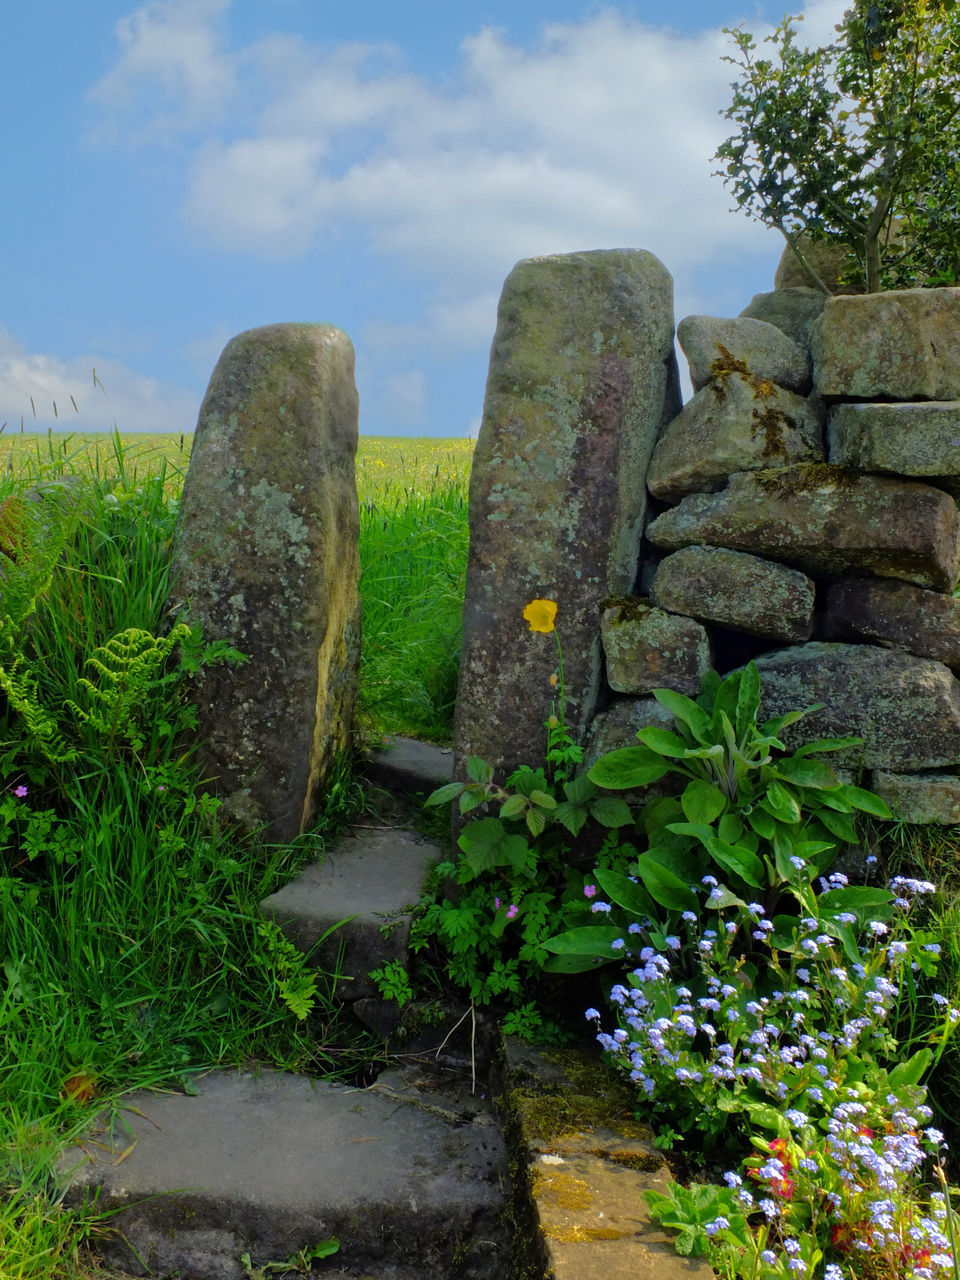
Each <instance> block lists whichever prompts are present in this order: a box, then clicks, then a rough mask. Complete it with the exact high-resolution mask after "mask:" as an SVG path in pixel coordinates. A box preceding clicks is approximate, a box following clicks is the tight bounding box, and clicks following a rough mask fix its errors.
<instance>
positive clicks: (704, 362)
mask: <svg viewBox="0 0 960 1280" xmlns="http://www.w3.org/2000/svg"><path fill="white" fill-rule="evenodd" d="M677 341H678V342H679V343H680V346H681V347H682V348H683V354H684V355H685V356H686V357H687V363H688V364H689V366H690V381H691V382H692V383H693V387H694V390H695V391H699V390H700V388H701V387H705V386H706V385H707V383H708V382H709V381H710V379H711V378H713V377H714V376H715V375H716V374H717V373H719V372H723V371H724V370H726V371H731V370H732V371H733V372H735V373H749V374H753V376H754V377H755V378H769V380H770V381H771V382H775V383H776V384H777V386H779V387H785V388H786V389H787V390H788V391H799V392H801V393H803V392H806V391H809V390H810V359H809V357H808V356H807V355H806V354H805V352H804V351H802V350H801V348H800V347H798V346H797V344H796V343H795V342H794V341H793V340H792V339H791V338H788V337H787V335H786V334H785V333H784V332H783V330H782V329H778V328H777V327H776V325H772V324H767V323H766V321H764V320H751V319H749V318H744V317H742V316H737V317H736V318H734V319H721V318H719V317H717V316H687V317H686V318H685V319H683V320H681V321H680V323H679V324H678V325H677Z"/></svg>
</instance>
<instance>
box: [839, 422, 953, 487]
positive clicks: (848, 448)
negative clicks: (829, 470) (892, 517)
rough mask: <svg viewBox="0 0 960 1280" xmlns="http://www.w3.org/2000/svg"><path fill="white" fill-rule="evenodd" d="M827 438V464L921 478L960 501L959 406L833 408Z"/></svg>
mask: <svg viewBox="0 0 960 1280" xmlns="http://www.w3.org/2000/svg"><path fill="white" fill-rule="evenodd" d="M827 432H828V435H827V439H828V442H829V450H830V461H831V462H836V463H838V464H839V465H840V466H842V467H857V468H858V469H859V470H861V471H889V472H891V473H893V474H894V475H903V476H915V477H918V478H923V479H924V480H926V481H927V482H928V483H929V484H935V485H936V486H937V487H938V488H939V489H946V490H947V492H948V493H952V494H953V496H954V497H958V496H960V400H940V401H927V400H924V401H919V402H914V403H906V404H869V403H867V404H836V405H834V406H833V407H832V409H831V410H830V415H829V418H828V421H827Z"/></svg>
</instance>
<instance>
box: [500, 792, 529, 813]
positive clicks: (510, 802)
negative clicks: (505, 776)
mask: <svg viewBox="0 0 960 1280" xmlns="http://www.w3.org/2000/svg"><path fill="white" fill-rule="evenodd" d="M526 807H527V802H526V800H525V799H524V797H523V796H508V797H507V798H506V800H504V802H503V804H502V805H501V806H500V817H501V818H516V817H518V816H519V815H520V814H521V813H523V811H524V809H525V808H526Z"/></svg>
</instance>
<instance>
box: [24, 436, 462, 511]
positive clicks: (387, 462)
mask: <svg viewBox="0 0 960 1280" xmlns="http://www.w3.org/2000/svg"><path fill="white" fill-rule="evenodd" d="M118 443H119V445H120V453H119V454H118V451H117V444H118ZM192 443H193V436H192V435H172V434H157V435H136V434H124V433H123V432H120V433H117V434H115V435H105V434H103V433H102V432H99V433H97V434H91V435H85V434H84V433H83V432H79V431H78V432H64V433H63V434H60V435H56V434H49V435H48V434H43V435H29V434H26V433H24V434H22V435H21V434H19V433H17V434H12V435H11V434H10V433H9V432H2V433H0V471H2V472H10V473H12V474H14V475H17V474H18V473H19V472H21V471H22V470H23V469H24V468H26V469H28V470H29V471H35V470H37V469H40V470H49V469H51V468H52V469H55V470H70V471H74V472H76V474H78V475H91V474H92V475H102V476H109V475H112V474H116V470H117V459H118V457H120V458H122V464H123V470H124V474H125V476H126V478H127V479H128V480H129V481H130V482H131V483H133V484H134V485H135V484H137V483H138V482H139V481H140V480H143V479H146V478H148V477H150V476H153V475H156V474H157V472H158V471H159V470H160V469H161V468H163V469H164V471H165V475H166V478H167V488H168V492H176V491H177V490H178V489H179V486H180V485H182V483H183V477H184V476H185V475H186V471H187V466H188V464H189V462H190V447H191V445H192ZM473 445H474V442H473V441H472V440H467V439H451V440H435V439H431V438H428V437H402V436H361V437H360V444H359V448H358V450H357V493H358V495H359V497H360V501H361V503H368V504H369V503H371V502H373V503H380V502H385V503H394V504H395V502H396V498H397V495H398V494H404V493H410V494H423V493H425V492H430V491H432V490H433V488H434V487H435V486H436V485H437V484H438V483H440V482H443V483H445V482H447V481H451V482H454V483H456V484H457V485H465V483H466V479H467V476H468V475H469V471H470V458H471V456H472V454H473Z"/></svg>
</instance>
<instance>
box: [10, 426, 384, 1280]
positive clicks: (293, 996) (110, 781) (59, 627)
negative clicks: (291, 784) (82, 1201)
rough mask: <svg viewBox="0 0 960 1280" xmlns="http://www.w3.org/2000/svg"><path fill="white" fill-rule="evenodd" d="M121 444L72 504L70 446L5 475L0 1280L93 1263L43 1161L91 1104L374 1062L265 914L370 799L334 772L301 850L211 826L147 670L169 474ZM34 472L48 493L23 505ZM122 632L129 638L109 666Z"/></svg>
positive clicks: (185, 738)
mask: <svg viewBox="0 0 960 1280" xmlns="http://www.w3.org/2000/svg"><path fill="white" fill-rule="evenodd" d="M113 448H114V451H115V452H114V455H113V456H112V457H111V456H109V455H108V454H107V453H105V452H101V453H100V454H98V455H97V460H96V461H95V464H94V465H92V466H91V467H90V468H89V469H88V470H87V471H86V472H85V475H86V479H85V481H84V484H83V486H82V488H81V489H80V490H79V491H78V492H76V493H75V494H73V496H71V494H70V492H69V491H68V492H66V493H65V491H64V490H63V489H62V487H61V488H60V489H58V488H57V485H56V482H57V477H58V475H59V473H60V472H62V471H66V472H70V471H76V470H80V468H78V467H77V466H76V462H77V459H76V458H75V457H72V456H71V451H70V450H69V448H68V449H67V450H65V451H62V452H59V453H58V451H57V449H56V448H55V447H51V445H50V442H47V451H46V453H44V452H43V451H41V453H40V454H39V455H38V456H36V457H35V458H33V459H26V458H24V459H21V463H20V465H19V470H18V472H17V474H16V475H14V474H13V473H11V472H10V471H9V470H8V472H7V473H6V475H5V476H4V477H3V478H2V479H0V574H2V579H3V596H2V607H0V615H3V616H0V685H3V686H4V687H5V689H6V692H7V694H8V696H7V697H3V696H0V1280H12V1278H13V1277H34V1276H36V1277H38V1278H39V1277H45V1276H51V1277H52V1276H61V1275H62V1276H66V1275H70V1274H74V1273H75V1270H76V1267H77V1266H81V1267H82V1268H86V1267H87V1266H88V1263H87V1262H85V1261H81V1262H78V1261H77V1255H76V1249H75V1246H76V1242H77V1240H78V1239H79V1237H80V1236H81V1235H82V1234H83V1232H84V1231H85V1230H86V1229H87V1228H88V1227H90V1225H91V1223H90V1219H89V1215H83V1214H81V1215H79V1216H78V1215H76V1214H66V1213H60V1212H59V1211H58V1209H57V1195H56V1185H55V1181H54V1179H53V1178H52V1169H53V1162H54V1160H55V1158H56V1155H57V1153H58V1151H59V1150H60V1149H61V1148H62V1146H63V1145H64V1144H65V1143H66V1142H68V1141H69V1140H70V1138H71V1136H72V1135H74V1134H75V1133H76V1132H77V1131H78V1130H79V1129H80V1128H81V1127H82V1126H83V1124H84V1123H85V1121H86V1120H87V1119H88V1118H89V1116H90V1113H91V1110H92V1109H93V1108H96V1107H102V1106H104V1105H107V1106H109V1105H112V1104H113V1102H114V1101H115V1100H116V1099H117V1098H118V1097H120V1096H121V1095H122V1094H123V1093H124V1092H126V1091H128V1090H130V1089H133V1088H137V1087H142V1086H145V1085H155V1084H164V1085H167V1086H169V1085H173V1086H174V1087H176V1085H177V1083H178V1082H181V1081H183V1080H184V1079H185V1078H187V1077H188V1076H189V1074H190V1073H191V1072H193V1071H196V1070H199V1069H203V1068H207V1067H209V1066H210V1065H212V1064H215V1063H221V1064H233V1063H240V1062H245V1061H249V1060H251V1059H253V1060H256V1061H260V1062H266V1063H270V1064H273V1065H277V1066H283V1067H289V1068H292V1069H298V1070H307V1071H312V1072H319V1073H322V1074H325V1075H336V1074H338V1073H342V1072H352V1071H353V1070H355V1068H356V1066H357V1064H358V1062H360V1061H361V1060H362V1059H363V1058H364V1057H366V1056H369V1053H370V1052H371V1043H370V1041H369V1039H367V1038H364V1037H358V1033H357V1032H356V1031H354V1030H352V1029H351V1027H350V1025H348V1024H347V1023H346V1022H345V1021H344V1020H343V1018H342V1016H341V1014H340V1012H339V1006H338V1004H337V1002H336V998H335V996H336V992H335V975H327V974H323V973H320V974H313V973H312V971H311V970H310V968H309V965H308V963H306V962H304V961H302V960H299V959H298V958H296V957H291V956H290V955H289V954H288V952H287V951H286V950H285V949H284V948H283V946H282V944H281V942H280V940H279V939H278V938H277V935H276V930H274V929H272V928H271V927H267V926H265V925H264V924H263V922H262V921H261V920H260V918H259V916H258V913H257V904H258V902H259V901H260V899H261V898H262V897H263V896H264V895H265V894H267V893H270V892H272V891H273V890H274V889H276V888H277V887H278V886H279V885H280V884H281V883H283V881H284V880H285V879H288V878H289V877H290V875H292V874H293V873H294V872H295V871H296V869H297V868H298V867H299V866H300V865H301V864H302V862H303V861H304V860H305V859H306V858H308V857H311V856H316V854H317V852H318V851H320V850H322V847H323V843H324V840H325V838H326V837H327V835H328V834H330V833H332V832H334V831H335V830H336V829H337V827H338V826H339V825H342V823H343V822H344V821H345V820H346V819H347V818H349V817H350V816H352V815H353V814H355V812H356V809H357V806H358V804H359V803H360V800H361V797H360V793H359V789H358V788H357V786H356V784H355V783H353V782H352V781H351V779H350V776H349V774H348V773H344V774H343V776H341V777H338V778H337V780H336V781H335V782H334V784H333V785H332V786H331V787H330V789H329V793H328V796H327V798H326V808H325V812H324V817H323V819H322V821H321V823H320V825H319V827H318V829H317V830H316V831H315V832H314V833H312V834H311V836H309V837H305V838H304V839H302V840H300V841H299V842H297V844H296V845H294V846H291V847H282V848H276V847H264V846H262V845H259V844H258V843H257V842H256V841H253V840H250V841H247V842H243V843H238V842H237V841H235V840H234V839H232V838H230V837H228V836H227V835H225V834H224V833H223V832H222V831H221V830H220V828H219V827H218V824H217V817H216V807H215V805H213V804H211V803H209V802H207V801H205V800H204V799H202V797H201V798H199V799H198V790H197V779H196V777H195V775H194V773H193V771H192V768H191V761H190V749H189V748H190V741H191V734H190V726H191V722H192V721H191V713H190V709H189V695H190V675H189V671H188V670H187V669H186V668H185V667H184V665H183V664H182V663H181V662H179V661H178V660H177V656H176V653H177V651H175V652H174V653H172V654H171V655H170V656H169V657H168V658H167V660H166V661H165V662H163V663H159V664H158V665H156V667H155V668H154V669H152V670H151V669H150V667H149V664H148V663H146V662H145V661H144V660H143V655H144V654H146V655H147V657H148V658H149V656H150V655H151V654H152V653H153V652H154V651H155V649H153V648H151V645H152V644H153V641H152V640H151V637H157V638H159V641H160V644H161V647H162V645H163V641H164V637H165V636H166V635H167V633H168V631H169V629H170V622H169V620H168V619H166V618H165V617H164V616H163V604H164V601H165V597H166V577H167V571H168V566H169V559H170V549H171V545H172V539H173V535H174V531H175V524H176V516H177V502H176V496H175V495H176V492H177V490H178V488H179V477H178V476H177V475H171V471H170V467H169V463H168V462H167V461H166V460H165V459H164V458H163V457H162V456H158V455H153V456H152V458H151V460H150V464H149V465H147V464H146V462H144V461H143V460H142V459H141V460H140V461H139V462H138V460H137V458H131V456H130V454H129V453H128V452H127V451H126V450H125V448H124V446H123V444H122V442H121V441H119V440H116V441H114V445H113ZM31 483H33V484H40V485H47V486H51V485H52V486H53V489H52V492H53V493H54V494H56V493H58V492H59V493H60V494H61V497H60V498H56V497H48V498H47V499H44V500H43V501H42V502H40V503H36V502H24V501H23V499H22V494H23V491H24V489H25V488H26V487H28V486H29V485H30V484H31ZM61 543H62V544H63V550H62V555H60V556H59V557H58V556H57V554H56V553H57V551H58V549H59V547H60V544H61ZM48 579H49V581H48ZM128 628H137V629H138V631H139V632H140V639H139V640H138V641H137V644H135V645H134V647H133V648H132V649H129V650H127V651H124V650H122V649H119V648H116V647H115V649H114V652H113V656H112V657H111V656H110V653H109V652H108V651H107V650H105V649H104V646H105V645H106V643H107V641H108V640H109V639H110V637H111V636H114V635H116V634H117V633H124V632H126V630H127V629H128ZM144 637H145V638H144ZM182 652H184V653H187V654H188V655H189V654H192V655H193V658H194V659H197V658H199V659H201V660H203V659H204V653H203V651H202V650H199V649H198V648H197V646H196V645H185V646H184V649H183V650H182ZM118 654H119V655H120V656H117V655H118ZM97 655H98V656H99V661H100V662H101V674H99V675H98V674H97V672H96V668H95V667H94V666H92V665H91V664H90V663H89V661H88V659H90V658H91V657H92V656H97ZM209 656H211V655H210V654H207V655H206V657H209ZM104 668H107V669H109V670H111V671H112V672H113V677H115V678H111V677H108V676H106V675H104V674H102V672H103V669H104ZM90 677H92V680H91V684H92V685H93V690H91V688H90V686H89V685H85V684H84V683H83V682H84V679H89V678H90ZM24 789H25V793H24ZM310 1004H312V1006H313V1007H312V1011H311V1012H310V1014H309V1016H308V1017H304V1018H300V1017H298V1016H296V1011H297V1010H298V1009H299V1010H300V1011H301V1012H302V1011H303V1010H302V1006H304V1005H310ZM78 1081H79V1082H80V1085H79V1086H78V1084H77V1082H78ZM88 1093H89V1094H90V1095H91V1096H90V1097H85V1096H84V1095H85V1094H88Z"/></svg>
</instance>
